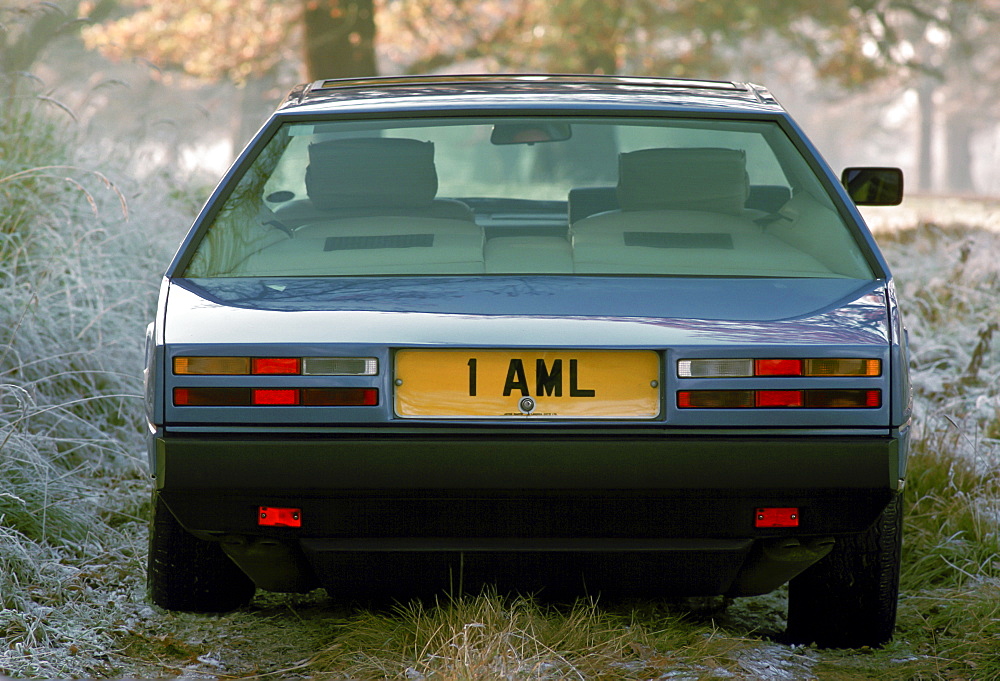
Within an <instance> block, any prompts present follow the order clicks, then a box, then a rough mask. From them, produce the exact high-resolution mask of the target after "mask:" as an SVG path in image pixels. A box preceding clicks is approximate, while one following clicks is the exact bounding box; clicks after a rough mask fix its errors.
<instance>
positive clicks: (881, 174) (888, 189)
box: [840, 168, 903, 206]
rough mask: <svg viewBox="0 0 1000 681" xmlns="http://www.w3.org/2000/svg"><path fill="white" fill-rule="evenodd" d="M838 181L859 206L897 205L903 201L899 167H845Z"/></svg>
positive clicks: (901, 175)
mask: <svg viewBox="0 0 1000 681" xmlns="http://www.w3.org/2000/svg"><path fill="white" fill-rule="evenodd" d="M840 181H841V183H842V184H843V185H844V187H845V188H846V189H847V193H848V194H849V195H850V197H851V199H853V200H854V203H856V204H857V205H859V206H898V205H899V204H900V203H902V202H903V171H902V170H900V169H899V168H845V169H844V172H843V173H841V175H840Z"/></svg>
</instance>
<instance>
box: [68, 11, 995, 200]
mask: <svg viewBox="0 0 1000 681" xmlns="http://www.w3.org/2000/svg"><path fill="white" fill-rule="evenodd" d="M76 4H80V6H81V11H89V8H90V7H97V6H100V7H102V8H103V9H102V12H103V14H107V12H108V6H109V5H115V4H116V3H114V2H113V1H112V0H102V2H100V3H97V4H96V5H95V3H93V2H89V3H88V2H85V3H64V6H66V7H72V6H74V5H76ZM117 5H118V8H117V11H116V14H115V15H114V16H113V18H112V19H111V20H108V21H102V22H99V23H95V24H93V25H91V26H90V27H88V28H86V29H85V30H84V35H85V39H86V41H87V44H88V45H89V46H91V47H94V48H97V49H99V50H101V51H102V52H103V53H104V54H105V55H108V56H111V57H117V58H136V57H141V58H143V59H148V60H150V61H151V62H153V63H155V64H157V65H158V66H159V67H160V68H162V69H173V70H177V71H180V72H183V73H186V74H188V75H189V76H193V77H196V78H201V79H210V80H219V79H228V80H232V81H234V82H237V83H247V84H249V85H250V86H251V87H253V86H255V85H257V86H259V85H260V84H261V83H264V84H267V83H269V82H275V81H278V80H281V81H282V82H283V83H285V84H286V85H287V83H288V82H291V81H293V80H301V79H309V80H312V79H318V78H330V77H333V78H336V77H350V76H365V75H375V74H377V73H385V74H394V73H420V72H432V71H442V70H443V71H448V70H452V71H470V70H473V71H521V72H582V73H630V74H639V75H660V76H672V77H726V76H732V77H734V78H740V79H745V78H759V79H761V80H764V81H765V82H767V83H769V84H772V87H775V82H776V79H778V82H780V79H782V78H783V77H784V75H783V74H782V70H783V69H787V67H788V66H789V65H790V64H794V65H795V69H794V71H795V73H794V74H790V75H793V76H794V77H796V78H799V79H801V78H802V77H803V72H808V74H809V76H810V77H811V78H815V79H819V80H820V81H823V82H826V83H827V85H826V86H825V88H824V90H825V92H827V93H830V92H833V93H835V94H836V98H837V99H836V103H837V104H838V105H839V106H842V105H843V102H845V101H847V98H848V97H849V96H851V95H852V94H853V93H857V92H862V91H865V92H867V93H869V97H868V99H867V100H859V101H861V102H862V104H859V107H860V106H868V105H870V104H871V103H872V101H873V99H872V97H871V95H870V93H873V92H875V93H877V92H879V91H881V92H883V93H886V94H887V96H886V97H885V98H884V99H889V96H888V95H891V96H892V97H893V98H895V99H896V100H898V101H902V102H903V103H904V106H910V107H911V110H912V118H913V123H912V125H911V126H910V127H911V129H912V131H913V136H912V138H911V139H908V141H907V144H909V145H910V146H912V147H913V148H915V149H917V150H918V151H919V153H918V154H917V155H916V156H917V160H915V161H914V165H916V166H918V167H919V168H920V170H919V172H918V173H917V174H916V175H917V177H918V178H919V183H920V185H921V186H922V187H923V188H925V189H929V188H931V187H932V184H934V183H936V185H937V187H938V188H942V189H949V190H954V191H972V190H974V189H975V172H974V171H975V169H976V167H977V164H979V165H982V163H983V159H982V157H981V155H980V156H979V157H977V156H975V155H974V154H973V150H972V146H973V144H974V143H975V142H976V141H977V140H980V139H982V138H983V137H984V136H985V135H995V134H996V131H995V129H996V118H997V116H998V115H1000V112H998V111H997V105H996V104H994V102H995V101H996V100H997V97H996V92H997V90H998V89H1000V66H997V64H1000V59H998V57H1000V54H997V52H998V51H1000V47H998V46H997V45H996V44H995V41H994V40H993V39H992V36H993V34H994V33H995V32H996V27H997V26H998V19H1000V0H825V1H824V2H823V3H816V2H814V1H813V0H714V1H713V2H704V1H703V0H629V1H628V2H606V1H604V0H186V1H184V2H179V1H177V0H120V1H119V2H118V3H117ZM785 75H788V74H785ZM775 89H779V88H778V87H775ZM907 93H908V95H907ZM247 95H248V99H250V100H253V99H260V97H259V91H253V90H251V91H249V92H248V93H247ZM904 95H907V97H908V98H906V97H904ZM901 97H903V99H900V98H901ZM864 113H866V112H865V111H863V110H859V111H858V114H857V121H858V122H859V123H860V121H861V120H863V119H864V115H863V114H864ZM936 154H941V155H942V156H943V158H944V161H943V162H940V163H938V162H936V160H935V158H934V157H935V155H936ZM936 167H937V168H938V170H937V171H936V172H935V168H936Z"/></svg>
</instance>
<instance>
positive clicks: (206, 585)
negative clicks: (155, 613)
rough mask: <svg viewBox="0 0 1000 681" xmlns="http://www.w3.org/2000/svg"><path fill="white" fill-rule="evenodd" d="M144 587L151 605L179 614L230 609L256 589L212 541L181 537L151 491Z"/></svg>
mask: <svg viewBox="0 0 1000 681" xmlns="http://www.w3.org/2000/svg"><path fill="white" fill-rule="evenodd" d="M146 588H147V591H148V593H149V599H150V600H151V601H152V602H153V603H154V604H156V605H158V606H160V607H161V608H166V609H167V610H182V611H185V612H228V611H230V610H235V609H236V608H239V607H242V606H244V605H247V604H248V603H249V602H250V600H251V599H252V598H253V595H254V591H255V590H256V587H255V586H254V583H253V582H252V581H251V580H250V578H249V577H247V576H246V575H245V574H244V573H243V572H242V571H241V570H240V569H239V568H238V567H236V563H234V562H233V561H232V560H230V559H229V557H228V556H227V555H226V554H225V552H223V550H222V547H221V546H220V545H219V543H218V542H212V541H205V540H202V539H198V538H197V537H195V536H194V535H192V534H190V533H189V532H187V531H186V530H185V529H184V528H183V527H181V525H180V523H178V522H177V519H176V518H174V514H173V513H171V512H170V509H168V508H167V507H166V504H164V503H163V501H162V500H161V499H160V497H159V495H158V494H156V493H155V492H154V493H153V518H152V522H151V523H150V526H149V563H148V569H147V571H146Z"/></svg>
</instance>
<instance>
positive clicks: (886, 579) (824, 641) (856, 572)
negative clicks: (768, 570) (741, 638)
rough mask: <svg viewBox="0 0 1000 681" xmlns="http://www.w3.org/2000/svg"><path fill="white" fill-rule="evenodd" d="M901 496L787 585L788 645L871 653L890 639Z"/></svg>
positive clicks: (896, 591)
mask: <svg viewBox="0 0 1000 681" xmlns="http://www.w3.org/2000/svg"><path fill="white" fill-rule="evenodd" d="M902 497H903V495H902V494H898V493H897V494H894V496H893V499H892V501H891V502H890V503H889V505H888V506H887V507H886V508H885V510H884V511H882V514H881V515H880V516H879V518H878V520H876V521H875V524H874V525H872V527H871V528H869V529H868V530H866V531H864V532H862V533H860V534H857V535H853V536H848V537H842V538H841V537H838V538H837V543H836V544H835V545H834V548H833V550H832V551H831V552H830V553H829V554H828V555H827V556H826V557H825V558H823V559H822V560H821V561H819V562H818V563H816V564H815V565H813V566H812V567H810V568H809V569H808V570H806V571H805V572H803V573H802V574H801V575H799V576H798V577H796V578H795V579H793V580H792V581H791V582H790V583H789V585H788V632H787V637H788V639H789V642H792V643H806V644H808V643H816V644H817V645H818V646H820V647H824V648H860V647H862V646H870V647H876V646H880V645H882V644H884V643H886V642H888V641H889V640H890V639H891V638H892V631H893V629H894V628H895V626H896V603H897V600H898V598H899V563H900V548H901V546H902V534H903V505H902Z"/></svg>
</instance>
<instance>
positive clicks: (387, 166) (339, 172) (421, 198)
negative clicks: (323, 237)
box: [306, 137, 438, 210]
mask: <svg viewBox="0 0 1000 681" xmlns="http://www.w3.org/2000/svg"><path fill="white" fill-rule="evenodd" d="M437 187H438V181H437V172H436V171H435V169H434V144H433V143H431V142H420V141H418V140H413V139H402V138H390V137H359V138H349V139H339V140H328V141H326V142H316V143H313V144H310V145H309V167H308V168H306V193H307V194H308V195H309V198H310V199H311V200H312V202H313V205H315V206H316V207H317V208H320V209H322V210H329V209H333V208H361V207H373V206H377V207H381V208H402V207H423V206H429V205H430V204H431V202H433V201H434V195H435V194H437Z"/></svg>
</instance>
